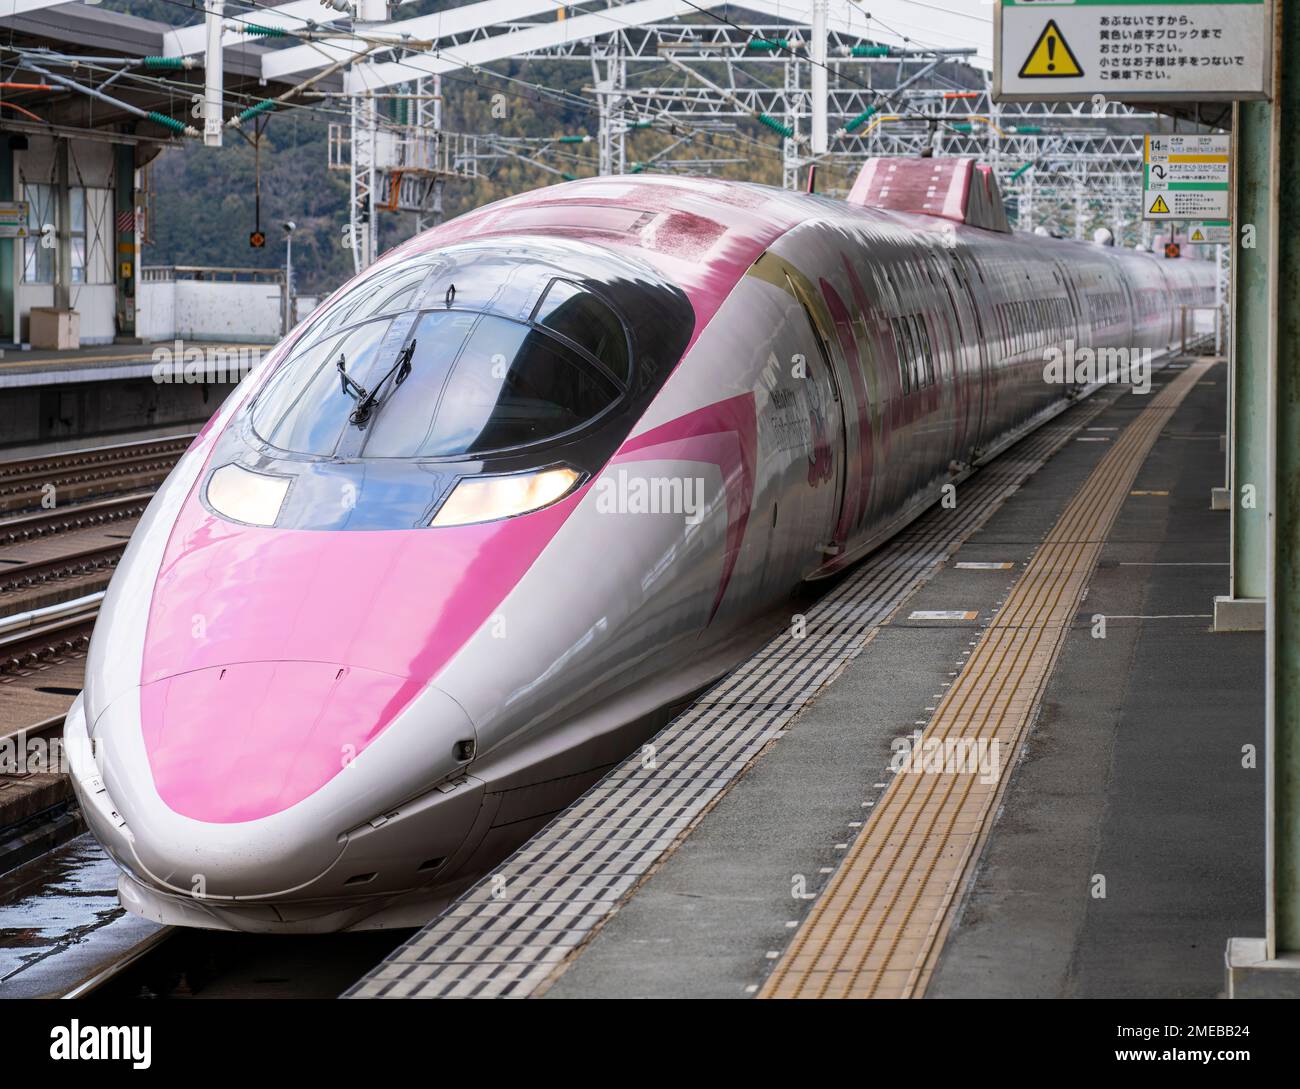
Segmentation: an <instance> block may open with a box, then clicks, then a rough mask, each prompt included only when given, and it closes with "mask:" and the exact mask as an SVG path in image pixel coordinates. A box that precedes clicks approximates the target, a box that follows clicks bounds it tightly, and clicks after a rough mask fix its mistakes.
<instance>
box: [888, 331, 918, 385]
mask: <svg viewBox="0 0 1300 1089" xmlns="http://www.w3.org/2000/svg"><path fill="white" fill-rule="evenodd" d="M889 326H890V328H891V329H892V330H893V333H894V351H895V354H896V355H897V356H898V384H899V387H900V388H901V389H902V391H903V394H904V395H906V394H909V393H911V392H912V389H913V382H912V345H911V342H910V340H909V338H908V333H907V322H906V319H904V318H890V319H889Z"/></svg>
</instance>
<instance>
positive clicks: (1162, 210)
mask: <svg viewBox="0 0 1300 1089" xmlns="http://www.w3.org/2000/svg"><path fill="white" fill-rule="evenodd" d="M1148 214H1156V215H1165V216H1167V215H1168V214H1169V205H1167V204H1166V203H1165V198H1164V197H1162V196H1161V195H1160V194H1159V193H1157V194H1156V199H1155V201H1154V203H1152V205H1151V212H1150V213H1148Z"/></svg>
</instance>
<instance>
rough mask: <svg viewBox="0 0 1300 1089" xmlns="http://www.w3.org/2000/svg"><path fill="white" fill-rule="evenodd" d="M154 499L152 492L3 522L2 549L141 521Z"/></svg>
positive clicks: (0, 525) (117, 497) (1, 522)
mask: <svg viewBox="0 0 1300 1089" xmlns="http://www.w3.org/2000/svg"><path fill="white" fill-rule="evenodd" d="M152 498H153V492H152V491H140V492H134V493H132V494H130V495H123V496H115V497H113V498H111V499H100V500H96V501H93V502H88V503H78V504H76V505H75V506H72V507H67V508H63V509H56V510H49V511H41V512H40V513H39V514H27V515H20V516H18V517H16V518H6V519H5V520H4V521H0V548H3V547H4V546H5V545H9V544H21V543H22V542H24V541H31V540H37V539H40V538H42V537H49V536H51V535H53V534H56V533H64V532H67V531H69V530H77V529H91V528H93V527H96V526H105V525H110V524H111V523H113V522H120V521H122V520H123V519H127V518H138V517H139V516H140V515H141V514H143V513H144V508H145V507H147V506H148V505H149V500H150V499H152Z"/></svg>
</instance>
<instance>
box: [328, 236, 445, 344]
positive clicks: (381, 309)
mask: <svg viewBox="0 0 1300 1089" xmlns="http://www.w3.org/2000/svg"><path fill="white" fill-rule="evenodd" d="M431 263H432V260H431V258H430V257H429V256H428V255H421V256H420V257H418V258H415V259H412V260H409V261H405V262H403V263H401V264H398V265H394V266H393V267H392V268H390V269H387V270H385V271H384V272H382V273H379V274H378V275H375V276H369V277H367V278H366V279H364V280H363V281H362V282H361V283H359V284H358V285H357V286H356V287H354V288H352V289H351V290H350V291H347V292H346V293H345V294H344V295H343V296H342V297H340V298H339V300H338V301H337V302H335V303H332V304H331V305H330V307H329V309H328V310H327V311H326V313H325V315H324V316H323V318H322V320H321V323H320V324H318V325H313V326H312V329H311V331H310V333H309V336H310V337H311V339H312V340H313V341H314V340H317V339H318V338H320V337H321V336H325V335H328V334H329V333H330V332H333V331H335V330H338V329H342V328H344V327H345V326H349V325H356V324H357V323H358V322H362V321H365V320H366V319H367V318H373V317H377V316H379V315H380V314H397V313H400V312H401V311H403V310H410V309H411V308H412V307H413V306H414V305H415V302H416V296H417V293H418V292H419V289H420V285H421V284H422V283H424V278H425V277H426V276H427V275H428V273H429V268H430V265H431Z"/></svg>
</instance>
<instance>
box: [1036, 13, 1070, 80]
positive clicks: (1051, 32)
mask: <svg viewBox="0 0 1300 1089" xmlns="http://www.w3.org/2000/svg"><path fill="white" fill-rule="evenodd" d="M1081 75H1083V68H1082V67H1080V65H1079V61H1078V60H1077V59H1076V58H1075V55H1074V53H1072V52H1071V51H1070V47H1069V46H1068V45H1067V44H1066V42H1065V36H1064V35H1063V34H1062V33H1061V28H1060V27H1058V26H1057V25H1056V20H1055V19H1048V20H1047V25H1046V26H1045V27H1043V32H1042V33H1041V34H1040V35H1038V41H1036V42H1035V43H1034V48H1033V49H1031V50H1030V51H1029V56H1028V57H1026V58H1025V63H1024V64H1022V65H1021V66H1020V78H1021V79H1061V78H1063V77H1073V76H1081Z"/></svg>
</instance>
